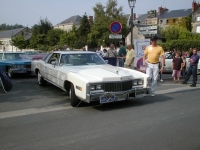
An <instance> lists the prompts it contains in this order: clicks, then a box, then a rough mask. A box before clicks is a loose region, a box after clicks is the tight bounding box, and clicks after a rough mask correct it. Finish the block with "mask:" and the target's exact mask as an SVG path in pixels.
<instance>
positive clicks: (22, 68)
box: [0, 52, 32, 78]
mask: <svg viewBox="0 0 200 150" xmlns="http://www.w3.org/2000/svg"><path fill="white" fill-rule="evenodd" d="M31 61H32V60H31V59H27V58H26V57H25V53H23V52H0V68H1V69H2V70H3V71H5V72H6V73H7V74H8V76H9V77H10V78H12V77H14V75H16V74H31Z"/></svg>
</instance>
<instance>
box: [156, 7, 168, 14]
mask: <svg viewBox="0 0 200 150" xmlns="http://www.w3.org/2000/svg"><path fill="white" fill-rule="evenodd" d="M165 10H168V9H167V8H163V7H162V6H161V7H158V15H160V14H162V13H163V12H164V11H165Z"/></svg>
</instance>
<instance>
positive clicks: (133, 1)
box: [128, 0, 136, 45]
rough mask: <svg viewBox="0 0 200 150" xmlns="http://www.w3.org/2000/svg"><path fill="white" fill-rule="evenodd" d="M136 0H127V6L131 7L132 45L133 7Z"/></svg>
mask: <svg viewBox="0 0 200 150" xmlns="http://www.w3.org/2000/svg"><path fill="white" fill-rule="evenodd" d="M135 3H136V0H128V4H129V7H130V8H131V18H130V21H131V45H133V8H134V7H135Z"/></svg>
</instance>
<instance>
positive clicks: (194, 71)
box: [184, 66, 197, 85]
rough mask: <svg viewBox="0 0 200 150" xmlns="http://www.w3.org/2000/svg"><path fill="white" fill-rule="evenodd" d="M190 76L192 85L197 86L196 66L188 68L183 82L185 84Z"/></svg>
mask: <svg viewBox="0 0 200 150" xmlns="http://www.w3.org/2000/svg"><path fill="white" fill-rule="evenodd" d="M191 75H192V77H193V82H192V85H196V84H197V66H190V67H189V69H188V72H187V75H186V77H185V81H184V82H186V83H187V82H188V81H189V79H190V77H191Z"/></svg>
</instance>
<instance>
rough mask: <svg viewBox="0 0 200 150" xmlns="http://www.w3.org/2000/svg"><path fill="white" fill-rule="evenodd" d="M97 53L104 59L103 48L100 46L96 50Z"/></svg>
mask: <svg viewBox="0 0 200 150" xmlns="http://www.w3.org/2000/svg"><path fill="white" fill-rule="evenodd" d="M96 53H97V54H98V55H99V56H101V57H102V51H101V48H100V47H99V46H98V47H97V50H96Z"/></svg>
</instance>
